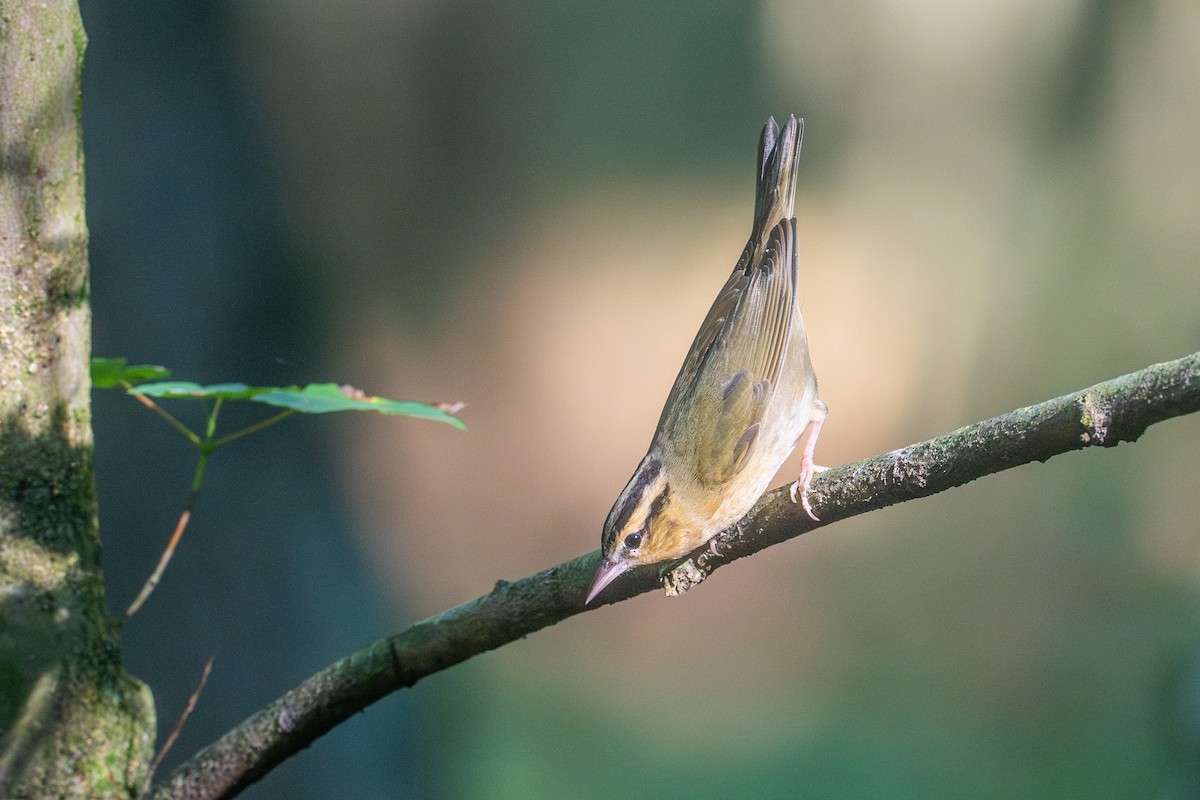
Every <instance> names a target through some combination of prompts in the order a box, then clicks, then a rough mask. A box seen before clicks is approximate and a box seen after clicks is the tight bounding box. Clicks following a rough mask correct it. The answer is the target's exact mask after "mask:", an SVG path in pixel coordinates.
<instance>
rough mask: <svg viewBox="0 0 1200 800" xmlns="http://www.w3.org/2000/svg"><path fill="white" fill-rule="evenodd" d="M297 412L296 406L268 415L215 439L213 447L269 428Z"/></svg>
mask: <svg viewBox="0 0 1200 800" xmlns="http://www.w3.org/2000/svg"><path fill="white" fill-rule="evenodd" d="M295 413H296V409H294V408H289V409H286V410H284V411H280V412H279V413H278V414H276V415H275V416H273V417H267V418H266V419H264V420H262V421H260V422H256V423H254V424H253V425H250V426H248V427H245V428H242V429H241V430H240V431H236V432H234V433H231V434H229V435H228V436H223V437H222V438H220V439H217V440H216V441H214V442H213V443H212V447H213V449H214V450H215V449H216V448H218V447H220V446H221V445H223V444H229V443H230V442H232V441H234V440H235V439H240V438H242V437H243V436H246V435H248V434H251V433H257V432H258V431H261V430H262V429H263V428H269V427H270V426H272V425H274V424H275V423H277V422H282V421H283V420H285V419H287V418H288V417H290V416H291V415H292V414H295Z"/></svg>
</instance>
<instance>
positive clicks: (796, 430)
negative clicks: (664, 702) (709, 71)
mask: <svg viewBox="0 0 1200 800" xmlns="http://www.w3.org/2000/svg"><path fill="white" fill-rule="evenodd" d="M803 134H804V121H803V120H797V119H796V118H795V117H794V116H789V117H788V120H787V123H786V124H785V125H784V127H783V130H782V131H780V129H779V126H778V125H777V124H776V123H775V120H774V118H771V119H768V120H767V124H766V126H765V127H764V128H763V132H762V136H761V138H760V140H759V147H758V163H757V171H756V175H757V187H756V191H755V198H754V226H753V228H752V229H751V231H750V241H749V242H747V243H746V248H745V250H743V251H742V255H741V258H739V259H738V262H737V266H735V267H734V269H733V274H732V275H730V276H729V280H728V281H726V283H725V287H724V288H723V289H722V290H721V293H720V294H719V295H717V300H716V302H715V303H713V306H712V309H711V310H710V311H709V312H708V316H707V317H705V319H704V323H703V324H702V325H701V326H700V332H699V333H697V334H696V339H695V341H693V342H692V347H691V350H689V351H688V354H687V358H686V359H685V360H684V362H683V368H682V369H680V371H679V376H678V377H676V378H675V384H674V386H673V387H672V388H671V393H670V395H668V396H667V403H666V405H665V406H664V407H663V411H662V416H660V417H659V420H658V428H657V430H655V432H654V438H653V439H652V440H651V442H650V449H649V451H648V452H647V453H646V457H645V458H643V459H642V462H641V464H639V465H638V468H637V471H636V472H634V473H633V477H632V478H630V479H629V483H628V484H627V485H626V486H625V489H624V490H623V491H622V492H621V494H620V495H619V496H618V497H617V501H616V503H615V504H613V507H612V511H610V512H609V514H608V519H607V520H606V521H605V523H604V533H603V536H602V538H601V554H602V556H603V560H602V561H601V563H600V568H599V569H598V570H597V571H596V577H595V579H594V580H593V581H592V586H591V590H590V591H589V592H588V596H587V599H586V600H585V601H584V603H585V604H587V603H590V602H591V601H592V600H593V599H595V597H596V595H598V594H599V593H600V592H601V591H602V590H603V589H604V587H606V586H608V585H609V584H610V583H612V582H613V581H614V580H615V579H616V578H617V577H618V576H620V575H621V574H622V573H624V572H625V571H627V570H629V569H630V568H632V567H635V566H639V565H641V564H655V563H659V562H662V561H668V560H671V559H675V558H680V557H682V556H684V555H687V554H688V553H690V552H691V551H693V550H695V549H697V548H698V547H700V546H702V545H704V544H705V543H706V542H708V541H709V540H710V539H712V538H713V537H714V536H716V535H717V534H718V533H720V532H721V531H723V530H725V529H726V528H728V527H729V526H730V525H732V524H733V523H734V522H736V521H737V520H738V519H740V518H741V517H742V516H743V515H744V514H745V513H746V512H747V511H748V510H749V509H750V507H751V506H752V505H754V502H755V501H756V500H757V499H758V498H759V497H760V496H761V495H762V494H763V492H764V491H766V489H767V485H768V483H770V481H771V479H772V478H773V477H774V476H775V473H776V472H777V471H778V470H779V467H780V466H781V465H782V464H783V462H784V460H785V459H787V457H788V456H789V455H791V453H792V450H794V449H795V447H796V444H797V443H798V442H799V441H800V437H801V436H802V435H803V434H804V431H805V429H806V428H808V427H809V425H810V423H811V425H812V433H811V434H809V437H808V441H807V442H806V443H805V447H804V451H803V460H802V462H801V469H800V477H799V478H798V479H797V481H796V482H795V483H794V484H792V487H791V497H792V501H793V502H796V500H797V494H798V495H799V502H800V503H801V504H802V505H803V507H804V510H805V511H806V512H807V513H808V515H809V516H810V517H812V518H813V519H814V520H815V519H816V515H814V514H813V511H812V507H811V505H810V504H809V501H808V497H807V492H808V487H809V483H810V482H811V480H812V477H813V474H814V472H815V470H816V469H817V468H815V467H814V466H813V449H814V448H815V447H816V443H817V437H818V436H819V435H820V432H821V425H822V424H823V423H824V421H825V418H826V416H827V414H828V407H827V406H826V405H825V403H824V402H823V401H822V400H821V399H820V397H818V396H817V378H816V375H815V373H814V372H813V367H812V361H811V360H810V358H809V354H808V337H807V336H806V334H805V332H804V323H803V321H802V319H801V317H800V301H799V297H798V289H799V287H798V283H797V274H798V263H797V262H798V258H797V251H796V218H795V217H794V216H793V205H794V203H795V196H796V162H797V160H798V158H799V155H800V142H801V140H802V138H803Z"/></svg>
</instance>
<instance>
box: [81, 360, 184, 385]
mask: <svg viewBox="0 0 1200 800" xmlns="http://www.w3.org/2000/svg"><path fill="white" fill-rule="evenodd" d="M91 371H92V386H93V387H94V388H96V389H112V388H113V387H115V386H121V385H122V384H126V383H130V384H133V383H142V382H143V381H149V380H162V379H163V378H169V377H171V371H170V370H168V369H166V368H165V367H156V366H154V365H153V364H138V365H136V366H132V367H130V366H127V364H126V360H125V359H123V358H93V359H92V364H91Z"/></svg>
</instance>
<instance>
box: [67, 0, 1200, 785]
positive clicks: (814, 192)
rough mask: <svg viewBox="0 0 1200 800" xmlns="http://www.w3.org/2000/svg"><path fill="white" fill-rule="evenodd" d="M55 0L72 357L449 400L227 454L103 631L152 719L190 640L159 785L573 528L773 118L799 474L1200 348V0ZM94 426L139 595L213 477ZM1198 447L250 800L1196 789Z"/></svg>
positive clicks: (999, 484) (494, 700) (697, 296)
mask: <svg viewBox="0 0 1200 800" xmlns="http://www.w3.org/2000/svg"><path fill="white" fill-rule="evenodd" d="M82 6H83V13H84V21H85V24H86V27H87V30H88V34H89V37H90V44H89V48H88V56H87V64H86V69H85V75H84V89H85V99H84V121H85V146H86V154H87V158H88V161H87V170H88V219H89V224H90V226H91V232H92V240H91V253H92V269H93V273H92V275H93V278H92V287H93V299H94V304H95V349H96V352H97V354H101V355H124V356H128V357H129V358H130V359H132V360H134V361H137V362H154V363H162V364H166V365H169V366H171V367H172V368H174V369H175V370H176V375H177V376H178V377H180V378H184V379H194V380H199V381H206V382H207V381H212V382H215V381H222V380H245V381H248V382H254V383H264V384H269V383H276V382H282V383H291V382H307V381H315V380H338V381H343V382H350V383H353V384H355V385H357V386H360V387H362V388H364V389H366V390H367V391H369V392H372V393H379V394H389V395H393V396H398V397H411V398H415V399H425V400H465V401H468V402H469V403H470V405H469V406H468V407H467V409H466V410H465V411H464V412H463V413H462V417H463V419H464V420H466V422H467V423H468V425H469V427H470V429H469V431H467V432H466V433H460V432H457V431H454V430H452V429H450V428H449V427H446V426H435V425H432V424H429V423H420V422H416V421H412V420H391V419H382V418H374V417H372V418H363V419H350V418H333V419H294V420H290V421H289V422H287V423H286V424H285V425H283V426H280V427H278V428H274V429H272V430H270V431H269V432H267V433H265V434H261V435H259V436H256V437H253V438H252V439H249V440H246V441H244V442H241V443H239V444H237V445H235V446H233V447H230V448H228V449H226V450H222V451H221V452H220V453H218V454H217V455H216V456H215V457H214V460H213V462H212V464H211V465H210V468H209V474H208V477H207V480H206V486H205V492H204V495H203V496H202V498H201V500H200V503H199V505H198V507H197V509H196V513H195V515H194V517H193V521H192V525H191V528H190V529H189V531H188V533H187V536H186V537H185V539H184V543H183V545H182V547H181V549H180V551H179V552H178V554H177V556H176V559H175V561H174V563H173V564H172V565H171V568H170V570H169V571H168V573H167V575H166V577H165V579H164V581H163V583H162V585H161V587H160V588H159V589H158V591H157V593H156V594H155V595H154V596H153V598H152V599H151V601H150V602H149V604H148V605H147V606H146V607H145V608H144V609H143V611H142V612H141V613H140V614H139V615H138V616H137V617H136V618H135V620H134V621H133V622H132V623H131V624H130V625H129V626H128V627H127V629H126V634H125V638H124V641H125V657H126V660H127V662H128V664H129V667H130V669H131V670H132V671H133V672H134V673H135V674H137V675H138V676H140V677H141V678H143V679H145V680H146V681H148V682H149V683H150V684H151V685H152V686H153V688H154V691H155V695H156V699H157V703H158V710H159V715H160V728H161V729H162V731H163V733H164V734H165V732H166V731H168V730H169V729H170V727H171V726H172V725H173V724H174V722H175V720H176V718H177V717H178V715H179V713H180V711H181V710H182V708H183V706H184V704H185V702H186V699H187V696H188V695H189V694H190V693H191V691H192V689H193V688H194V686H195V684H196V681H197V680H198V677H199V674H200V671H201V668H202V665H203V663H204V661H205V659H206V658H207V657H208V656H209V655H212V654H215V655H216V666H215V669H214V672H213V675H212V678H211V680H210V682H209V685H208V688H207V690H206V691H205V693H204V695H203V697H202V699H201V701H200V704H199V706H198V708H197V710H196V712H195V713H194V714H193V716H192V717H191V720H190V721H189V722H188V724H187V726H186V728H185V729H184V731H183V735H182V736H181V738H180V741H179V742H178V744H177V745H176V746H175V749H174V750H173V751H172V753H171V755H170V757H169V758H168V759H167V762H166V765H165V766H164V770H169V769H170V768H172V766H173V765H175V764H177V763H179V761H180V760H181V759H183V758H184V757H186V756H188V755H190V754H192V753H193V752H195V751H196V750H197V749H198V748H200V747H202V746H203V745H204V744H206V743H208V742H210V741H211V740H212V739H214V738H215V737H216V736H218V735H219V734H220V733H222V732H224V731H225V730H226V729H228V728H229V727H230V726H232V725H234V724H236V723H237V722H238V721H240V720H241V719H243V718H244V717H245V716H247V715H248V714H250V713H251V712H253V711H254V710H256V709H257V708H258V707H260V706H261V705H263V704H264V703H266V702H269V701H270V700H272V699H273V698H275V697H276V696H278V695H279V694H281V693H282V692H284V691H286V690H287V689H288V688H290V687H291V686H293V685H294V684H295V683H297V682H298V681H299V680H301V679H303V678H304V677H306V676H307V675H309V674H311V673H312V672H314V671H316V670H317V669H319V668H321V667H323V666H325V665H326V664H328V663H329V662H331V661H333V660H334V659H336V658H338V657H339V656H341V655H343V654H345V653H347V652H349V651H350V650H352V649H354V648H356V647H358V646H361V645H363V644H365V643H367V642H369V641H371V640H373V639H375V638H377V637H379V636H382V635H384V634H386V633H388V632H390V631H392V630H395V629H398V628H400V627H403V626H404V625H406V624H408V623H410V622H412V621H414V620H416V619H420V618H423V617H425V616H427V615H429V614H433V613H436V612H438V611H441V610H443V609H445V608H447V607H449V606H451V605H454V604H457V603H459V602H462V601H465V600H468V599H470V598H472V597H474V596H476V595H478V594H481V593H483V592H485V591H487V590H488V589H489V588H490V587H491V585H492V584H493V582H494V581H495V580H496V579H497V578H508V579H513V578H518V577H521V576H524V575H526V574H529V573H531V572H534V571H536V570H538V569H541V568H543V567H546V566H548V565H551V564H555V563H558V562H560V561H562V560H565V559H567V558H570V557H573V556H575V555H579V554H581V553H583V552H586V551H588V550H591V549H594V548H595V547H596V546H597V545H598V543H599V533H600V525H601V522H602V521H603V519H604V515H605V514H606V513H607V511H608V508H609V505H610V504H611V503H612V500H613V498H614V497H615V496H616V493H617V492H618V491H619V490H620V488H621V487H622V485H623V484H624V482H625V480H626V479H627V478H628V476H629V473H630V472H631V471H632V470H633V468H634V466H635V465H636V464H637V462H638V460H639V459H640V457H641V455H642V454H643V452H644V449H645V446H646V444H647V442H648V441H649V437H650V434H651V432H652V429H653V426H654V423H655V421H656V419H657V417H658V413H659V410H660V409H661V404H662V402H663V400H664V398H665V397H666V393H667V390H668V389H669V386H670V383H671V381H672V380H673V378H674V375H675V371H676V369H677V368H678V364H679V362H680V360H681V359H682V357H683V354H684V353H685V351H686V349H687V347H688V343H689V342H690V340H691V337H692V335H693V333H694V331H695V328H696V326H697V325H698V324H699V322H700V320H701V319H702V317H703V315H704V313H705V311H706V310H707V308H708V305H709V303H710V302H711V299H712V297H713V296H714V295H715V292H716V291H717V289H718V288H719V287H720V286H721V285H722V282H723V281H724V279H725V277H726V274H727V272H728V270H729V268H730V267H731V266H732V264H733V262H734V260H735V259H736V257H737V255H738V254H739V253H740V250H741V247H742V245H743V244H744V241H745V236H746V234H747V233H748V231H749V226H750V216H751V211H752V207H753V194H752V192H753V180H752V168H753V162H754V151H755V146H756V142H757V137H758V133H759V130H760V128H761V126H762V124H763V121H764V120H765V119H766V117H767V116H768V115H776V116H777V117H778V116H786V115H787V114H788V113H796V114H797V115H800V116H804V117H805V118H806V134H805V142H804V153H803V156H802V158H801V175H800V189H799V192H798V197H797V215H798V217H799V230H800V237H801V272H802V279H803V281H804V284H805V296H804V305H803V310H804V314H805V319H806V322H807V326H808V331H809V337H810V341H811V347H812V353H813V359H814V363H815V365H816V368H817V370H818V374H819V376H820V379H821V386H822V395H823V396H824V398H825V399H826V400H827V401H828V403H829V406H830V409H831V416H830V420H829V423H828V424H827V425H826V427H825V432H824V434H823V435H822V437H821V442H820V445H819V447H818V453H817V456H818V461H819V462H820V463H825V464H831V465H832V464H841V463H846V462H849V461H853V460H856V459H858V458H862V457H865V456H868V455H872V454H875V453H879V452H883V451H887V450H891V449H893V448H896V447H901V446H903V445H905V444H908V443H910V442H913V441H917V440H920V439H924V438H928V437H930V436H933V435H936V434H939V433H942V432H945V431H948V430H951V429H953V428H956V427H958V426H960V425H963V424H966V423H968V422H971V421H974V420H977V419H981V418H984V417H988V416H991V415H994V414H997V413H1001V412H1003V411H1006V410H1009V409H1011V408H1014V407H1017V406H1021V405H1025V404H1029V403H1033V402H1037V401H1040V400H1043V399H1046V398H1049V397H1052V396H1057V395H1060V394H1063V393H1065V392H1068V391H1071V390H1074V389H1077V388H1081V387H1083V386H1087V385H1090V384H1091V383H1094V382H1096V381H1100V380H1103V379H1106V378H1109V377H1112V376H1115V375H1118V374H1122V373H1125V372H1128V371H1131V370H1134V369H1137V368H1139V367H1142V366H1145V365H1147V364H1150V363H1154V362H1157V361H1163V360H1167V359H1169V358H1174V357H1177V356H1180V355H1183V354H1185V353H1188V352H1192V351H1195V350H1196V349H1198V347H1200V312H1198V310H1197V309H1198V301H1200V269H1198V268H1197V265H1198V263H1200V224H1198V223H1197V220H1200V138H1198V137H1197V135H1196V131H1197V130H1200V79H1198V78H1200V47H1197V42H1198V41H1200V13H1197V9H1196V7H1195V5H1194V4H1190V3H1180V2H1165V1H1164V2H1113V1H1112V0H1108V1H1106V2H1083V3H1042V2H1036V1H1035V0H995V1H994V2H987V3H969V4H960V3H952V2H947V1H945V0H943V1H942V2H924V3H912V4H897V3H887V2H877V1H875V0H854V1H853V2H849V3H840V4H832V5H831V4H825V3H817V2H811V3H808V2H797V3H787V2H781V1H780V0H775V1H773V2H761V3H749V4H735V3H682V2H676V3H661V2H656V3H650V4H647V3H642V2H636V3H635V2H627V1H626V0H619V1H618V2H615V3H607V4H595V3H579V2H572V3H552V2H541V3H537V2H533V3H512V4H494V3H481V2H445V3H394V2H371V1H370V0H349V1H346V0H343V2H336V3H335V2H329V0H324V1H323V2H322V1H318V0H300V1H298V2H297V1H296V0H293V1H292V2H286V3H285V2H279V1H278V0H275V1H274V2H272V0H240V1H239V2H218V1H217V0H209V1H208V2H183V1H182V0H155V1H154V2H151V1H150V0H126V2H121V3H101V2H97V0H84V2H83V3H82ZM181 413H186V412H181ZM96 426H97V434H96V438H97V462H98V463H97V466H98V470H99V481H100V494H101V502H102V508H101V521H102V525H103V529H104V530H103V533H104V544H105V566H106V570H107V579H108V587H109V593H110V603H111V605H112V606H113V608H114V609H122V608H124V607H125V605H126V604H127V603H128V602H129V600H130V599H131V598H132V597H133V595H134V594H136V591H137V588H138V587H139V586H140V585H141V582H142V581H143V580H144V579H145V577H146V575H147V574H148V573H149V571H150V570H151V569H152V567H153V565H154V563H155V561H156V560H157V558H158V554H159V552H160V551H161V548H162V547H163V545H164V543H165V541H166V539H167V537H168V536H169V534H170V531H171V528H172V527H173V524H174V521H175V518H176V516H177V515H178V512H179V508H180V505H181V503H182V502H183V499H184V497H185V495H186V490H187V485H188V482H189V480H190V476H191V469H192V466H193V460H192V459H193V457H192V455H191V453H189V452H188V450H187V449H186V447H184V445H183V443H182V441H181V440H179V441H177V439H178V437H177V435H176V434H175V433H174V432H173V431H171V430H170V429H168V428H167V427H166V426H165V425H163V424H162V423H161V421H159V420H158V419H156V418H154V417H153V416H151V415H149V414H147V413H145V412H144V411H142V410H141V409H140V408H138V407H137V406H135V405H134V404H133V403H131V402H130V401H129V400H128V399H126V398H123V397H119V396H117V395H116V394H114V393H97V396H96ZM1198 442H1200V419H1197V418H1185V419H1181V420H1174V421H1170V422H1167V423H1165V424H1163V425H1160V426H1156V427H1155V428H1153V429H1151V430H1150V431H1149V432H1148V433H1147V434H1146V435H1145V436H1144V437H1143V439H1142V440H1141V441H1140V442H1139V443H1137V444H1134V445H1129V444H1125V445H1122V446H1121V447H1119V448H1117V449H1116V450H1108V451H1103V452H1082V453H1075V454H1071V455H1068V456H1064V457H1060V458H1056V459H1054V460H1053V461H1051V462H1049V463H1047V464H1034V465H1030V466H1026V467H1022V468H1019V469H1016V470H1013V471H1011V472H1008V473H1005V474H1002V475H998V476H994V477H990V478H986V479H984V480H981V481H978V482H976V483H974V484H971V485H969V486H967V487H964V488H962V489H959V490H956V491H953V492H950V493H947V494H943V495H939V496H937V497H934V498H931V499H927V500H924V501H920V502H915V503H911V504H906V505H904V506H902V507H897V508H892V509H888V510H886V511H883V512H880V513H876V514H871V515H868V516H867V517H864V518H859V519H854V520H849V521H846V522H843V523H839V524H838V525H835V526H833V527H830V528H828V529H823V530H821V531H819V532H817V533H815V534H813V535H810V536H805V537H802V538H801V539H799V540H796V541H793V542H790V543H788V544H786V545H783V546H780V547H777V548H774V549H773V550H771V551H768V552H766V553H764V554H762V555H760V556H759V557H756V558H754V559H749V560H747V561H744V562H740V563H739V564H738V566H737V567H735V568H733V569H729V570H723V571H722V572H721V573H720V574H719V575H718V576H717V577H716V579H714V580H713V581H712V582H710V583H706V584H705V585H704V586H702V587H700V588H699V589H698V590H697V591H695V592H692V593H689V594H688V595H687V596H686V597H685V598H683V599H681V600H667V599H664V598H663V597H662V596H661V595H658V594H651V595H647V596H644V597H641V598H638V599H636V600H634V601H631V602H628V603H623V604H621V605H620V606H618V607H614V608H608V609H603V610H600V611H598V612H596V613H590V614H587V615H584V616H582V617H577V618H575V619H572V620H570V621H568V622H566V623H563V624H561V625H559V626H557V627H555V628H553V629H550V630H547V631H544V632H542V633H539V634H538V635H536V636H534V637H532V638H530V639H528V640H526V641H521V642H518V643H515V644H513V645H511V646H509V647H506V648H503V649H502V650H501V651H498V652H496V653H491V654H488V655H485V656H483V657H481V658H478V659H476V660H474V661H472V662H470V663H468V664H466V665H463V666H461V667H457V668H455V669H453V670H451V671H449V672H447V673H444V674H441V675H438V676H436V677H433V678H431V679H429V680H427V681H425V682H423V683H421V684H419V685H418V686H417V687H415V688H414V689H412V690H409V691H405V692H402V693H400V694H398V695H396V696H393V697H390V698H387V699H385V700H384V701H382V702H380V703H378V704H377V705H376V706H374V707H372V708H370V709H369V710H368V711H367V712H366V713H365V714H363V715H359V716H356V717H355V718H354V719H352V720H350V721H349V722H348V723H347V724H345V725H343V726H341V727H340V728H339V729H338V730H337V731H335V732H334V733H332V734H330V735H328V736H326V737H324V738H322V739H320V740H318V741H317V742H316V743H315V745H314V746H313V747H312V748H310V749H309V750H307V751H305V752H304V753H302V754H300V755H299V756H298V757H296V758H294V759H292V760H291V761H289V762H288V763H287V764H286V765H284V766H283V767H282V768H281V769H279V770H277V771H276V772H274V773H272V774H271V775H270V776H268V777H267V778H266V779H265V780H264V781H263V782H262V783H261V784H259V785H257V786H255V787H253V788H252V789H251V790H249V791H248V792H247V793H246V795H245V796H248V797H252V798H269V797H289V798H298V799H299V800H304V799H305V798H327V797H355V798H410V797H411V798H526V797H555V798H608V797H661V796H679V795H683V794H686V795H688V796H691V797H730V796H742V797H797V796H806V797H821V798H876V797H879V798H1013V797H1023V798H1189V797H1198V796H1200V570H1198V567H1200V491H1197V490H1198V489H1200V482H1198V480H1197V475H1198V471H1200V447H1198V446H1197V444H1198ZM796 472H797V465H796V464H795V462H793V463H791V464H789V465H788V466H787V467H785V469H784V471H783V472H782V473H781V475H780V477H779V478H778V481H777V483H779V484H782V483H784V482H785V481H787V480H790V479H791V478H792V477H794V475H795V473H796Z"/></svg>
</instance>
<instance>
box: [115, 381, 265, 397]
mask: <svg viewBox="0 0 1200 800" xmlns="http://www.w3.org/2000/svg"><path fill="white" fill-rule="evenodd" d="M273 391H275V389H274V387H271V386H247V385H246V384H244V383H214V384H213V385H211V386H201V385H200V384H198V383H193V382H192V381H163V382H162V383H144V384H142V385H141V386H135V387H133V388H132V389H130V390H129V393H130V394H145V395H149V396H151V397H175V398H184V399H190V400H204V399H207V398H214V399H215V398H218V397H219V398H221V399H222V400H249V399H251V398H253V397H254V395H256V394H262V393H263V392H273Z"/></svg>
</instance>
